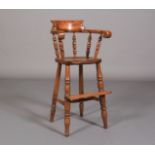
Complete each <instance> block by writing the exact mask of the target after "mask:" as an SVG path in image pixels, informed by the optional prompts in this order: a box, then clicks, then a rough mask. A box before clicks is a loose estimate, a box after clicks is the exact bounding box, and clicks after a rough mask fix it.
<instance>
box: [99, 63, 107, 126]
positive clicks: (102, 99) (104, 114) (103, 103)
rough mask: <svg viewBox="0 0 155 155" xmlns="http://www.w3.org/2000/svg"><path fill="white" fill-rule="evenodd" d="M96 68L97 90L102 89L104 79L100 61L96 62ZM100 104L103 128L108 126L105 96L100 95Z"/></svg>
mask: <svg viewBox="0 0 155 155" xmlns="http://www.w3.org/2000/svg"><path fill="white" fill-rule="evenodd" d="M96 70H97V86H98V90H99V91H102V90H104V81H103V76H102V69H101V63H98V64H96ZM100 106H101V117H102V120H103V124H104V128H107V127H108V113H107V108H106V96H105V95H104V96H100Z"/></svg>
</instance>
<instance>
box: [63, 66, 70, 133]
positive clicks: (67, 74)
mask: <svg viewBox="0 0 155 155" xmlns="http://www.w3.org/2000/svg"><path fill="white" fill-rule="evenodd" d="M69 95H70V65H66V66H65V96H69ZM64 109H65V113H64V115H65V116H64V125H65V131H64V134H65V136H69V127H70V102H69V101H67V100H66V98H65V104H64Z"/></svg>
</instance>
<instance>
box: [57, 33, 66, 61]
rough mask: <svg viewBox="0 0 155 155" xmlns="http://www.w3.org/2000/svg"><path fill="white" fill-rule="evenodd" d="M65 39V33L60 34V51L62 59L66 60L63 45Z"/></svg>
mask: <svg viewBox="0 0 155 155" xmlns="http://www.w3.org/2000/svg"><path fill="white" fill-rule="evenodd" d="M64 38H65V35H64V33H59V34H58V39H59V49H60V56H61V58H64V55H65V54H64V45H63V39H64Z"/></svg>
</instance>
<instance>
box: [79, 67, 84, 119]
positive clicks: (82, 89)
mask: <svg viewBox="0 0 155 155" xmlns="http://www.w3.org/2000/svg"><path fill="white" fill-rule="evenodd" d="M83 93H84V78H83V65H79V94H83ZM79 110H80V116H81V117H83V111H84V104H83V101H80V104H79Z"/></svg>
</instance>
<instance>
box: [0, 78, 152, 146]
mask: <svg viewBox="0 0 155 155" xmlns="http://www.w3.org/2000/svg"><path fill="white" fill-rule="evenodd" d="M95 84H96V83H95V81H87V82H86V88H87V89H86V91H88V90H89V91H91V90H94V89H95V88H96V85H95ZM77 86H78V85H77V83H76V81H73V82H72V91H73V92H74V93H76V90H77ZM52 87H53V81H52V80H0V144H155V82H125V81H124V82H123V81H122V82H120V81H115V82H114V81H109V82H106V88H107V89H110V90H112V91H113V94H112V95H110V96H108V97H107V104H108V111H109V128H108V129H107V130H105V129H103V128H102V121H101V118H100V108H99V104H98V103H97V102H95V101H89V102H85V115H84V118H83V119H81V118H80V117H79V111H78V104H72V109H71V110H72V113H71V134H70V137H69V138H65V137H64V136H63V107H62V105H58V107H57V113H56V120H55V122H54V123H50V122H49V121H48V119H49V108H50V95H51V91H52ZM95 90H96V89H95ZM60 96H63V86H61V90H60Z"/></svg>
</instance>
